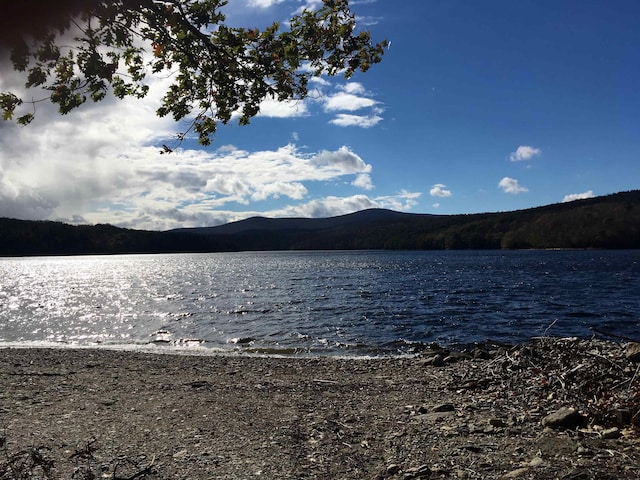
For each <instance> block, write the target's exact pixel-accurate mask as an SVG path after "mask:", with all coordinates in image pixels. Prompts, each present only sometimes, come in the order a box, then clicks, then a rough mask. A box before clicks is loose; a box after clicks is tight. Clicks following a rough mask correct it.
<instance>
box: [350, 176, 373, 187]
mask: <svg viewBox="0 0 640 480" xmlns="http://www.w3.org/2000/svg"><path fill="white" fill-rule="evenodd" d="M351 185H353V186H354V187H358V188H362V189H364V190H372V189H373V182H372V181H371V176H370V175H368V174H366V173H361V174H360V175H358V176H357V177H356V179H355V180H354V181H353V182H351Z"/></svg>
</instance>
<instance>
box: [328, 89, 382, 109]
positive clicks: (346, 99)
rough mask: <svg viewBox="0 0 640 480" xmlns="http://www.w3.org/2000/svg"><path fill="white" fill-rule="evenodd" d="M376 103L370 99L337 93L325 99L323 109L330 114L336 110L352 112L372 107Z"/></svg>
mask: <svg viewBox="0 0 640 480" xmlns="http://www.w3.org/2000/svg"><path fill="white" fill-rule="evenodd" d="M376 103H378V102H376V101H375V100H372V99H370V98H366V97H361V96H358V95H354V94H352V93H347V92H338V93H336V94H334V95H331V96H329V97H327V99H326V100H325V104H324V107H325V109H326V110H328V111H330V112H331V111H336V110H346V111H349V112H353V111H356V110H361V109H363V108H370V107H373V106H374V105H376Z"/></svg>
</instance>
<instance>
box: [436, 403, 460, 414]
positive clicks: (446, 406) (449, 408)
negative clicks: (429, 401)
mask: <svg viewBox="0 0 640 480" xmlns="http://www.w3.org/2000/svg"><path fill="white" fill-rule="evenodd" d="M455 409H456V407H455V405H452V404H450V403H442V404H440V405H436V406H435V407H433V409H432V410H431V411H432V412H433V413H441V412H453V411H455Z"/></svg>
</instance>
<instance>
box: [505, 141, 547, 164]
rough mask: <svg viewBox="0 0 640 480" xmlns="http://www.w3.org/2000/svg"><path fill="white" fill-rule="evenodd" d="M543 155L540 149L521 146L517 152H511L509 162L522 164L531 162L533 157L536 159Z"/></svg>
mask: <svg viewBox="0 0 640 480" xmlns="http://www.w3.org/2000/svg"><path fill="white" fill-rule="evenodd" d="M541 153H542V150H540V149H539V148H534V147H530V146H528V145H521V146H519V147H518V148H517V149H516V151H515V152H511V153H510V154H509V160H511V161H512V162H522V161H526V160H531V159H532V158H533V157H536V156H538V155H540V154H541Z"/></svg>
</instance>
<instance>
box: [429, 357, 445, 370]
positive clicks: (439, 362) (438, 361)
mask: <svg viewBox="0 0 640 480" xmlns="http://www.w3.org/2000/svg"><path fill="white" fill-rule="evenodd" d="M431 366H432V367H444V358H442V355H440V354H438V355H435V356H434V357H433V358H432V359H431Z"/></svg>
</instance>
